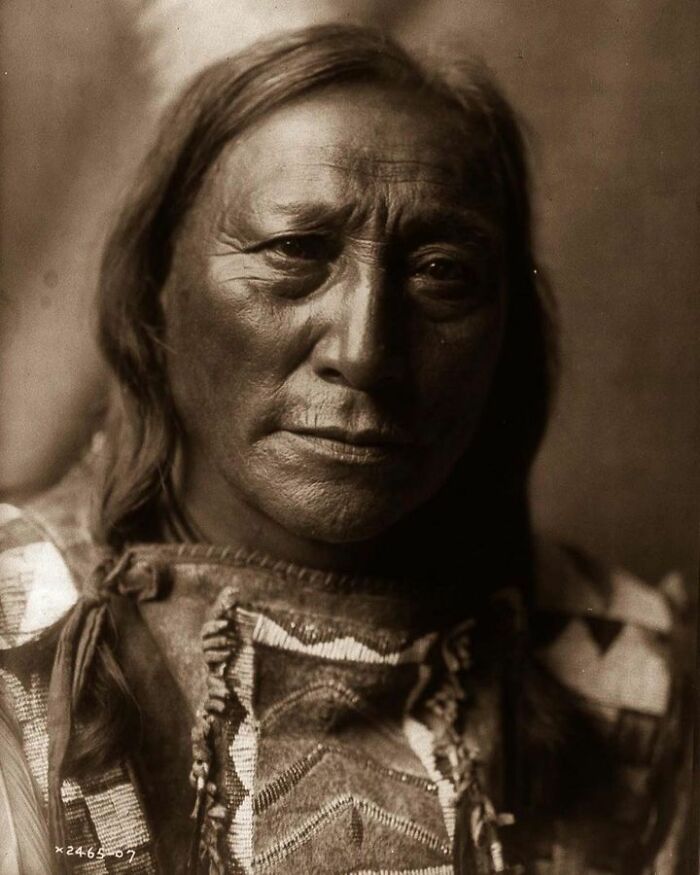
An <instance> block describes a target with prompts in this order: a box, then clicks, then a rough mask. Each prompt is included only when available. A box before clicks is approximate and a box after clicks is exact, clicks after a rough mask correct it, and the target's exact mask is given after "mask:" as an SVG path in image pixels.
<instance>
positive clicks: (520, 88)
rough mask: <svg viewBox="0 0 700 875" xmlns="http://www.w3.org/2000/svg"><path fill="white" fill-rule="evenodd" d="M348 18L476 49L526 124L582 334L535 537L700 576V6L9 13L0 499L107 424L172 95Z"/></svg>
mask: <svg viewBox="0 0 700 875" xmlns="http://www.w3.org/2000/svg"><path fill="white" fill-rule="evenodd" d="M338 19H340V20H347V19H351V20H359V21H370V22H376V23H381V24H382V25H384V26H386V27H389V28H390V29H391V30H392V31H394V32H395V33H396V35H398V36H399V37H400V38H401V39H402V40H404V41H405V42H406V43H407V44H408V45H409V46H410V45H414V46H415V45H421V46H427V47H428V48H431V49H432V50H433V51H436V52H452V53H455V54H459V53H460V52H463V51H464V50H465V49H467V50H469V51H470V52H475V53H476V54H478V55H480V56H481V57H483V58H484V59H485V60H486V61H487V63H488V64H489V65H490V67H491V68H492V69H493V70H494V71H495V73H496V74H497V76H498V78H499V79H500V81H501V82H502V84H503V85H504V87H505V89H506V91H507V93H508V94H509V95H510V97H511V98H512V100H513V102H514V103H515V105H516V107H518V108H519V110H520V112H521V114H522V115H523V117H524V118H525V120H526V122H527V125H528V130H529V139H530V145H531V149H532V156H533V167H534V173H535V181H536V194H535V207H536V214H537V229H538V240H539V252H540V258H541V260H542V263H543V265H544V266H545V268H546V270H547V272H548V274H549V276H550V279H551V281H552V284H553V287H554V290H555V292H556V295H557V298H558V302H559V308H560V321H561V326H562V331H563V372H562V383H561V390H560V395H559V402H558V407H557V411H556V414H555V416H554V419H553V421H552V425H551V428H550V432H549V435H548V438H547V441H546V444H545V447H544V449H543V452H542V454H541V457H540V460H539V462H538V465H537V469H536V472H535V476H534V481H533V502H534V510H535V516H536V520H537V523H538V526H539V527H540V528H542V529H544V530H546V531H550V532H554V533H556V534H558V535H559V536H561V537H564V538H566V539H568V540H571V541H574V542H577V543H579V544H581V545H583V546H585V547H587V548H589V549H591V550H593V551H594V552H596V553H597V554H598V555H600V556H601V557H602V558H604V559H608V560H611V561H613V562H616V563H620V564H624V565H626V566H627V567H629V568H630V569H631V570H632V571H634V572H636V573H637V574H639V575H641V576H643V577H645V578H647V579H649V580H651V581H657V580H659V579H660V577H661V576H662V575H663V574H664V573H665V572H667V571H669V570H672V569H677V570H679V571H681V572H683V573H684V574H685V575H686V577H687V578H688V579H690V580H691V581H695V580H697V573H698V571H697V569H698V523H699V521H700V452H699V450H700V434H699V432H700V410H699V407H700V393H699V391H698V389H699V386H700V354H699V350H698V345H699V344H698V339H699V338H700V300H699V299H700V294H699V292H700V246H699V245H698V241H699V240H700V197H699V192H698V181H699V168H698V159H697V153H698V134H699V133H700V101H699V100H698V86H699V85H700V39H699V35H700V34H699V30H700V14H699V11H698V5H697V2H696V0H675V2H673V3H669V2H662V0H605V2H603V0H566V2H551V0H486V2H484V0H432V2H431V0H423V2H411V0H385V2H370V0H355V2H331V0H305V2H302V0H285V2H271V0H216V2H214V0H197V2H194V0H189V2H187V0H62V2H60V3H59V2H57V0H4V2H3V4H2V6H1V7H0V57H1V58H2V61H1V65H2V67H1V69H2V78H1V80H0V98H1V100H2V114H1V125H2V130H1V131H0V134H1V142H2V154H1V157H0V186H1V187H0V203H1V205H2V210H1V211H0V215H1V222H2V224H1V226H0V230H1V238H0V245H1V253H0V256H1V259H2V278H1V281H0V410H2V416H1V419H0V491H1V492H3V493H4V494H6V495H26V494H30V493H32V492H33V491H36V490H38V489H40V488H42V487H43V486H44V485H46V484H47V483H50V482H51V481H52V480H53V479H55V478H56V477H57V476H59V475H60V474H61V473H62V471H63V470H64V469H65V467H66V465H67V464H69V462H70V460H71V459H72V458H73V457H74V456H75V454H76V452H78V450H79V448H80V446H81V445H82V444H83V443H84V441H85V438H86V435H87V434H88V433H89V431H90V429H91V427H92V425H93V423H94V420H95V415H96V412H97V411H98V410H99V406H100V402H101V399H102V397H103V395H104V389H105V384H106V376H105V372H104V369H103V367H102V364H101V363H100V360H99V356H98V354H97V352H96V349H95V345H94V342H93V339H92V323H93V313H92V299H93V295H94V290H95V279H96V272H97V265H98V261H99V254H100V249H101V245H102V242H103V239H104V236H105V233H106V229H107V228H108V226H109V222H110V221H111V219H112V217H113V215H114V212H115V209H116V206H117V204H118V203H119V199H120V196H121V195H122V192H123V191H124V188H125V186H126V185H127V183H128V180H129V179H130V176H131V174H132V172H133V169H134V167H135V165H136V163H137V162H138V159H139V157H140V156H141V154H142V152H143V150H144V148H145V146H146V144H147V143H148V141H149V138H150V137H151V134H152V131H153V126H154V124H155V121H156V119H157V116H158V111H159V108H160V107H161V106H162V104H163V102H164V101H165V100H167V99H168V97H170V96H171V95H173V94H174V93H175V91H176V90H177V89H178V87H179V85H180V84H181V83H182V82H184V81H185V80H186V79H187V77H188V76H189V75H191V74H192V73H193V72H194V71H196V70H197V69H198V68H199V67H201V66H203V65H204V64H205V63H207V62H208V61H210V60H213V59H214V58H218V57H221V56H223V55H226V54H228V53H231V52H232V51H235V50H236V49H237V48H238V47H240V46H242V45H243V44H245V43H246V42H248V41H250V40H252V39H254V38H255V37H257V36H259V35H261V34H264V33H266V32H269V31H270V30H275V29H280V28H284V27H285V26H295V25H301V24H304V23H311V22H320V21H328V20H338Z"/></svg>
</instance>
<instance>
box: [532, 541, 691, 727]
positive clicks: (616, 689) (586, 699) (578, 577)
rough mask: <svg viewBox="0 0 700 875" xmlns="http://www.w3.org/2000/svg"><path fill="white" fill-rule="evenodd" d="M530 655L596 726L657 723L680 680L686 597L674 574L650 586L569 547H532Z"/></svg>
mask: <svg viewBox="0 0 700 875" xmlns="http://www.w3.org/2000/svg"><path fill="white" fill-rule="evenodd" d="M537 567H538V574H537V584H536V594H535V610H534V617H533V625H534V633H535V643H536V648H537V649H536V656H537V659H538V661H539V662H540V664H542V665H543V666H544V667H545V668H546V669H548V670H549V671H550V672H551V673H552V674H553V675H554V676H555V677H556V678H557V680H559V681H560V682H561V683H563V684H564V686H566V687H567V688H568V689H569V690H571V691H572V692H573V693H574V694H575V695H576V696H577V697H579V698H580V699H581V700H582V703H584V704H585V705H587V706H588V707H589V708H590V709H593V710H595V711H596V712H597V714H598V716H599V717H601V718H602V719H604V720H613V721H614V720H617V719H619V718H620V716H621V715H623V714H628V713H632V712H633V713H636V714H638V715H649V716H656V717H660V716H662V715H664V714H666V713H667V712H668V711H669V709H670V708H671V706H672V699H673V695H672V693H673V687H674V685H675V683H676V681H677V679H678V676H679V675H680V674H682V669H683V666H682V655H683V654H682V651H683V642H684V637H685V631H686V630H685V626H684V623H683V618H684V616H687V602H688V599H687V595H686V593H685V590H684V587H683V582H682V580H681V579H680V577H679V575H676V574H673V573H672V574H669V575H667V576H666V577H665V578H664V580H663V581H661V583H660V584H659V585H658V586H651V585H649V584H647V583H645V582H643V581H642V580H640V579H638V578H637V577H635V576H634V575H633V574H631V573H629V572H627V571H625V570H623V569H618V568H610V567H607V566H605V565H603V564H602V563H599V562H597V561H596V560H594V559H592V558H591V557H590V556H588V555H586V554H585V553H583V552H582V551H579V550H577V549H575V548H572V547H569V546H563V545H558V544H553V543H549V542H540V543H539V545H538V566H537Z"/></svg>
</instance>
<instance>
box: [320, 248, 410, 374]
mask: <svg viewBox="0 0 700 875" xmlns="http://www.w3.org/2000/svg"><path fill="white" fill-rule="evenodd" d="M334 292H335V294H333V295H331V296H329V297H328V298H327V300H326V301H325V314H324V330H323V332H322V334H321V336H320V337H319V339H318V341H317V342H316V345H315V347H314V352H313V357H312V363H313V366H314V370H315V371H316V373H317V374H318V375H319V376H320V377H322V378H323V379H325V380H328V381H329V382H332V383H339V384H341V385H345V386H348V387H351V388H353V389H358V390H360V391H369V390H372V389H375V388H378V387H380V386H382V385H384V384H386V383H388V382H389V383H391V382H394V381H396V380H397V379H398V378H399V377H400V375H401V360H400V356H399V354H398V350H397V348H396V347H397V343H396V336H397V331H396V329H397V327H398V323H399V319H398V318H397V317H398V314H396V313H392V311H393V310H395V308H396V302H395V301H393V300H392V296H391V293H390V288H389V283H388V281H387V272H386V271H385V270H384V268H383V267H382V266H381V265H380V264H376V263H362V264H357V265H355V266H353V268H352V269H349V270H348V271H347V272H346V276H345V277H344V278H343V279H342V280H339V282H338V283H337V284H336V286H335V288H334Z"/></svg>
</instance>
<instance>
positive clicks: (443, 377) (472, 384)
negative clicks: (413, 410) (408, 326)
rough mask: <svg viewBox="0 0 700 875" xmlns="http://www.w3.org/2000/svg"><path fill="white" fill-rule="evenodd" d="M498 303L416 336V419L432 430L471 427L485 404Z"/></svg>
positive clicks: (497, 337)
mask: <svg viewBox="0 0 700 875" xmlns="http://www.w3.org/2000/svg"><path fill="white" fill-rule="evenodd" d="M502 311H503V308H502V306H501V305H500V303H499V304H497V305H494V306H493V307H489V308H486V309H481V310H479V311H477V312H475V313H473V314H470V315H469V316H468V317H467V318H466V319H464V320H463V321H461V322H460V323H456V324H450V325H445V324H438V325H433V326H430V327H424V328H422V329H419V330H418V331H417V332H416V336H415V340H414V349H415V350H416V353H417V354H416V355H415V362H416V384H417V388H418V395H419V405H418V406H419V407H420V409H421V415H422V416H424V417H426V419H427V420H428V421H430V422H431V423H432V425H433V427H434V429H435V430H439V431H442V430H443V429H445V428H448V427H450V426H452V425H457V424H459V423H464V424H465V426H467V427H468V428H471V427H472V426H473V424H474V421H475V420H476V419H478V417H479V415H480V413H481V410H482V408H483V406H484V404H485V401H486V398H487V396H488V393H489V389H490V387H491V383H492V380H493V375H494V371H495V368H496V363H497V361H498V357H499V354H500V349H501V341H502V334H503V328H502V325H503V312H502Z"/></svg>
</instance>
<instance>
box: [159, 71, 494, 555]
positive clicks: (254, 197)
mask: <svg viewBox="0 0 700 875" xmlns="http://www.w3.org/2000/svg"><path fill="white" fill-rule="evenodd" d="M468 155H469V141H468V137H465V134H464V131H463V130H462V129H461V128H460V127H459V126H458V124H457V121H456V120H455V119H454V118H453V117H451V116H450V114H449V113H448V112H447V111H446V110H444V109H442V108H437V107H435V105H434V104H433V103H430V102H428V101H427V99H426V98H420V97H418V96H413V95H409V94H405V93H403V92H398V91H385V90H382V89H379V88H376V87H371V86H346V87H342V88H341V87H338V88H334V89H328V90H325V91H323V92H317V93H314V94H311V95H309V96H306V97H303V98H300V99H298V100H297V101H296V102H294V103H291V104H289V105H287V106H285V107H283V108H281V109H278V110H276V111H274V112H272V113H271V114H270V115H269V116H267V117H265V118H264V119H262V120H261V121H260V122H258V123H256V124H255V125H254V126H252V127H250V128H249V129H248V130H246V131H245V132H244V134H243V135H242V136H241V137H240V138H239V139H237V140H236V141H235V142H234V143H232V144H231V145H229V146H228V147H227V148H226V149H225V150H224V152H223V153H222V155H221V156H220V159H219V160H218V162H217V163H216V164H215V165H214V166H213V167H212V168H211V170H210V172H209V173H208V175H207V178H206V179H205V182H204V184H203V186H202V189H201V191H200V192H199V194H198V197H197V199H196V202H195V204H194V206H193V207H192V209H191V211H190V212H189V214H188V216H187V217H186V219H185V222H184V224H183V226H182V228H181V229H180V232H179V235H178V238H177V241H176V245H175V253H174V259H173V265H172V270H171V273H170V276H169V279H168V282H167V284H166V288H165V291H164V306H165V312H166V325H167V336H166V342H167V346H168V349H169V357H168V367H169V374H170V379H171V382H172V387H173V393H174V398H175V404H176V407H177V409H178V411H179V414H180V417H181V419H182V422H183V424H184V427H185V432H186V444H185V466H186V471H187V472H189V473H188V474H186V477H189V476H192V477H193V478H194V479H195V480H198V482H202V481H204V482H205V483H206V482H207V481H210V482H211V487H212V493H213V492H218V493H219V494H220V493H221V489H222V488H223V489H224V490H225V491H226V492H227V493H228V494H230V496H231V498H232V499H233V500H232V506H235V505H238V506H240V505H241V503H242V504H243V505H245V506H247V507H249V508H252V509H253V510H254V511H255V512H256V513H258V514H261V515H262V516H263V517H264V518H267V519H269V520H272V521H273V522H274V523H275V524H277V525H278V526H281V527H282V528H283V529H284V530H286V531H288V532H290V533H292V534H293V535H295V536H298V537H302V538H308V539H313V540H315V541H322V542H327V543H348V542H354V541H361V540H365V539H369V538H373V537H376V536H378V535H380V534H381V533H383V532H385V531H386V530H387V529H388V528H389V527H391V526H392V525H393V524H394V523H396V522H397V521H398V520H399V519H400V518H401V517H402V516H404V515H405V514H407V513H408V512H409V511H411V510H413V509H414V508H416V507H417V506H418V505H420V504H421V503H423V502H425V501H426V500H427V499H428V498H430V497H431V496H432V495H434V494H435V493H436V492H437V490H438V489H439V488H440V486H441V485H442V484H443V483H444V481H445V480H446V478H447V477H448V476H449V474H450V471H451V470H452V469H453V467H454V465H455V463H456V461H457V460H458V459H459V457H460V456H461V455H462V454H463V453H464V452H465V450H466V448H467V447H468V445H469V442H470V440H471V438H472V435H473V434H474V431H475V428H476V425H477V423H478V421H479V417H480V414H481V412H482V409H483V407H484V403H485V400H486V397H487V395H488V393H489V388H490V385H491V381H492V376H493V372H494V368H495V364H496V361H497V358H498V354H499V349H500V342H501V335H502V326H503V320H504V306H505V304H504V294H503V289H502V281H501V266H500V250H499V247H500V243H501V241H500V239H499V231H498V227H497V224H496V221H495V219H494V214H495V209H494V205H493V204H492V203H491V202H489V201H487V200H485V198H484V195H483V193H480V192H482V191H483V185H482V186H480V185H479V181H478V180H475V179H474V176H473V174H474V171H473V167H472V168H470V161H469V158H468ZM470 169H471V170H472V173H471V174H470ZM192 472H194V473H192Z"/></svg>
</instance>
